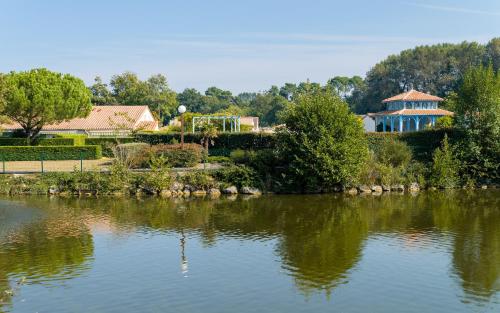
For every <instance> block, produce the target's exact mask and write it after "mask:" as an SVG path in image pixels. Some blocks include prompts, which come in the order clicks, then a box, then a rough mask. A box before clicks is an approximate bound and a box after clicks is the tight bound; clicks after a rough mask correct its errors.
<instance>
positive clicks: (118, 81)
mask: <svg viewBox="0 0 500 313" xmlns="http://www.w3.org/2000/svg"><path fill="white" fill-rule="evenodd" d="M89 89H90V91H91V92H92V103H93V104H94V105H114V104H121V105H147V106H149V108H150V109H151V111H152V112H153V113H154V114H156V115H157V117H158V118H160V119H162V118H164V117H170V116H171V115H172V114H174V113H175V112H176V109H177V100H176V95H175V92H174V91H172V90H171V89H170V87H169V85H168V82H167V78H166V77H165V76H163V75H161V74H157V75H153V76H151V77H149V78H148V79H147V80H145V81H142V80H140V79H139V77H137V75H136V74H134V73H131V72H125V73H123V74H120V75H114V76H113V77H112V78H111V81H110V83H109V87H108V85H107V84H105V83H103V81H102V80H101V78H100V77H96V78H95V82H94V84H93V85H92V86H90V87H89Z"/></svg>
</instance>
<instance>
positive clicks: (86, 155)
mask: <svg viewBox="0 0 500 313" xmlns="http://www.w3.org/2000/svg"><path fill="white" fill-rule="evenodd" d="M101 157H102V152H101V146H3V147H0V160H3V161H40V160H42V159H43V160H80V159H84V160H95V159H100V158H101Z"/></svg>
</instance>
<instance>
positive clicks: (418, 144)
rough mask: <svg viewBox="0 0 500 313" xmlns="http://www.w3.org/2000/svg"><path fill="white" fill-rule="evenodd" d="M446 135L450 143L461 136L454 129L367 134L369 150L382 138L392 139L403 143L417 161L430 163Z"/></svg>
mask: <svg viewBox="0 0 500 313" xmlns="http://www.w3.org/2000/svg"><path fill="white" fill-rule="evenodd" d="M445 134H447V135H448V138H450V142H453V141H455V140H457V139H458V138H460V136H461V134H460V132H458V131H457V130H454V129H451V128H450V129H426V130H422V131H416V132H407V133H397V132H395V133H390V132H385V133H384V132H381V133H367V137H368V145H369V146H370V148H371V149H373V147H374V146H375V145H377V144H378V142H379V141H380V140H382V139H383V138H394V139H399V140H401V141H403V142H405V143H406V144H407V145H408V146H409V147H410V149H411V150H412V152H413V157H414V158H415V159H416V160H418V161H423V162H427V161H431V160H432V154H433V153H434V150H436V148H438V147H439V146H440V145H441V141H442V140H443V138H444V135H445Z"/></svg>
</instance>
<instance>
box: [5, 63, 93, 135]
mask: <svg viewBox="0 0 500 313" xmlns="http://www.w3.org/2000/svg"><path fill="white" fill-rule="evenodd" d="M3 80H4V83H3V84H4V87H3V89H4V91H3V92H2V93H4V98H5V100H4V101H3V102H4V105H2V106H1V107H0V115H5V116H7V117H8V118H9V119H11V120H12V121H15V122H17V123H19V125H20V126H21V127H22V129H23V130H24V135H25V136H26V137H27V138H28V139H29V140H32V139H34V138H35V137H36V136H37V135H38V133H39V132H40V130H41V129H42V127H43V126H44V125H47V124H52V123H58V122H62V121H64V120H68V119H72V118H75V117H84V116H86V115H88V114H89V113H90V110H91V107H92V106H91V102H90V97H91V94H90V92H89V91H88V89H87V88H86V87H85V84H84V83H83V81H82V80H81V79H79V78H76V77H73V76H71V75H69V74H64V75H63V74H60V73H55V72H51V71H48V70H46V69H33V70H30V71H26V72H11V73H9V74H7V75H5V77H4V78H3Z"/></svg>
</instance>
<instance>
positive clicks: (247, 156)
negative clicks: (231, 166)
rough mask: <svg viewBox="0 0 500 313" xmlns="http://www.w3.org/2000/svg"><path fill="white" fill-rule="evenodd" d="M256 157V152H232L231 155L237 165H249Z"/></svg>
mask: <svg viewBox="0 0 500 313" xmlns="http://www.w3.org/2000/svg"><path fill="white" fill-rule="evenodd" d="M255 156H256V153H255V151H253V150H242V149H236V150H234V151H231V153H230V155H229V157H230V158H231V160H232V161H233V162H234V163H237V164H249V163H250V162H251V161H252V160H253V159H254V158H255Z"/></svg>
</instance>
